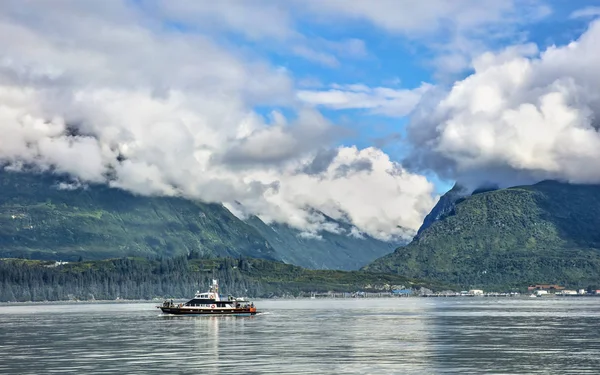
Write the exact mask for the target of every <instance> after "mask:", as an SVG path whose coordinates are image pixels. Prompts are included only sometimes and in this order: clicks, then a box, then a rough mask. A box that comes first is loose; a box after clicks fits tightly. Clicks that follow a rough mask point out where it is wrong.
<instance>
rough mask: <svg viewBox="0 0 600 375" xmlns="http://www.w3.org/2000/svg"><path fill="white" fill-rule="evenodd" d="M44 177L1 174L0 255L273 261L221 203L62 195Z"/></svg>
mask: <svg viewBox="0 0 600 375" xmlns="http://www.w3.org/2000/svg"><path fill="white" fill-rule="evenodd" d="M60 181H61V179H60V178H58V177H56V176H53V175H49V174H43V175H38V174H29V173H13V172H0V257H15V256H21V255H23V256H31V257H33V258H37V259H62V260H76V259H78V258H79V256H82V257H83V258H84V259H103V258H108V257H118V256H125V255H136V256H152V255H162V256H173V255H177V254H187V253H189V252H191V251H197V252H199V253H201V254H205V255H211V256H250V257H255V258H264V259H278V256H277V255H276V253H275V250H274V249H273V248H272V247H271V245H270V244H269V243H268V242H267V241H266V240H265V239H264V238H263V237H262V236H261V235H260V234H259V233H258V232H257V231H256V229H254V228H253V227H251V226H249V225H247V224H245V223H244V222H242V221H240V220H239V219H238V218H236V217H235V216H234V215H232V214H231V213H230V212H229V211H228V210H227V209H225V208H224V207H222V206H221V205H218V204H204V203H199V202H192V201H189V200H185V199H182V198H167V197H141V196H135V195H133V194H131V193H128V192H126V191H123V190H119V189H114V188H109V187H107V186H103V185H96V186H90V187H89V188H87V189H75V190H59V189H58V188H57V187H56V185H57V183H58V182H60Z"/></svg>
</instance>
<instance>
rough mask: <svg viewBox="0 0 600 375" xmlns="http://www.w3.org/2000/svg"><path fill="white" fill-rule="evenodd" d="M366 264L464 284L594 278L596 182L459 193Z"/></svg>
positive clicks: (599, 258)
mask: <svg viewBox="0 0 600 375" xmlns="http://www.w3.org/2000/svg"><path fill="white" fill-rule="evenodd" d="M364 269H366V270H371V271H379V272H394V273H398V274H401V275H405V276H409V277H423V278H429V279H435V280H443V281H445V282H448V283H453V284H458V285H461V286H464V287H469V286H472V287H474V286H482V287H487V288H507V287H523V286H526V285H527V284H529V283H559V284H564V285H567V286H581V287H585V286H588V285H596V284H599V283H600V186H597V185H570V184H564V183H559V182H554V181H545V182H541V183H538V184H535V185H531V186H519V187H514V188H509V189H502V190H495V191H488V192H483V193H479V194H475V195H472V196H470V197H467V198H460V199H458V200H457V201H456V203H455V204H454V207H453V209H452V210H450V211H449V212H447V213H445V214H444V215H441V216H440V218H439V220H437V221H434V222H432V223H431V224H430V226H429V227H428V228H426V229H424V230H423V231H422V232H421V233H420V234H419V235H418V236H417V237H416V238H415V239H414V240H413V242H411V243H410V244H409V245H407V246H406V247H402V248H398V249H396V251H395V252H394V253H392V254H389V255H387V256H384V257H382V258H380V259H378V260H376V261H375V262H373V263H372V264H370V265H369V266H367V267H365V268H364Z"/></svg>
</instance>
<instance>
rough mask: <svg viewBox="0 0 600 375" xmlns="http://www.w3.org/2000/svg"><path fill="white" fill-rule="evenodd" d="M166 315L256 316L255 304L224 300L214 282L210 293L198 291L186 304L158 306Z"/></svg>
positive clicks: (170, 302)
mask: <svg viewBox="0 0 600 375" xmlns="http://www.w3.org/2000/svg"><path fill="white" fill-rule="evenodd" d="M156 308H159V309H161V310H162V312H163V313H165V314H176V315H242V316H249V315H256V314H257V311H256V307H255V306H254V303H253V302H250V301H248V300H247V299H245V298H236V297H233V296H231V295H230V296H228V297H227V298H226V299H222V298H221V296H220V295H219V283H218V281H217V280H214V279H213V281H212V285H211V287H210V288H209V290H208V292H204V293H201V292H200V291H197V292H196V294H195V295H194V298H192V299H191V300H189V301H187V302H186V303H178V304H175V303H173V300H167V301H164V302H163V304H162V305H161V306H156Z"/></svg>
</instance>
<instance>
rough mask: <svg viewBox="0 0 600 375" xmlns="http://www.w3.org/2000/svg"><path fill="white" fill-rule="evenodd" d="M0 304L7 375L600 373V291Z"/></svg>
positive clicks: (1, 368)
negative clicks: (222, 310) (191, 307)
mask: <svg viewBox="0 0 600 375" xmlns="http://www.w3.org/2000/svg"><path fill="white" fill-rule="evenodd" d="M256 302H257V306H258V308H259V310H261V311H263V313H261V314H259V315H256V316H253V317H202V316H200V317H180V316H168V315H163V314H161V313H160V310H158V309H156V308H155V307H154V306H155V305H156V304H158V303H68V304H67V303H64V304H31V305H23V304H18V305H16V304H13V305H10V304H5V305H0V373H2V374H36V375H37V374H58V373H60V374H69V373H73V374H100V373H106V374H119V373H121V374H158V373H161V374H192V373H196V374H449V373H453V374H454V373H460V374H481V373H492V374H588V373H589V374H599V373H600V298H548V299H546V298H535V299H533V298H531V299H529V298H528V299H525V298H522V299H519V298H487V297H474V298H386V299H316V300H308V299H306V300H262V301H256Z"/></svg>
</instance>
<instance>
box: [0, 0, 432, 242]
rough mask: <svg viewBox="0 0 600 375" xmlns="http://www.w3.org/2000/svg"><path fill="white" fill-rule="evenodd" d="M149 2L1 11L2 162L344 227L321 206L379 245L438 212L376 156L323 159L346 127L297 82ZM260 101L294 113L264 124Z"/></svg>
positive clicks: (312, 229)
mask: <svg viewBox="0 0 600 375" xmlns="http://www.w3.org/2000/svg"><path fill="white" fill-rule="evenodd" d="M180 4H183V3H180ZM194 4H195V3H194ZM244 4H245V2H239V3H236V6H240V7H243V6H245V5H244ZM192 5H193V4H192ZM145 6H147V7H150V8H146V11H142V10H140V9H139V8H138V7H137V6H136V5H135V4H134V3H131V2H128V1H111V2H108V3H106V4H105V3H103V4H102V5H98V3H95V2H76V1H73V2H42V3H38V4H36V7H31V8H30V9H29V11H28V12H27V14H23V13H22V12H21V9H22V8H21V2H10V1H5V2H0V131H1V132H2V137H0V161H2V162H8V163H10V164H11V166H12V168H13V169H14V168H17V169H18V168H20V167H21V166H23V165H26V164H34V165H37V166H38V167H41V168H45V169H48V168H54V169H56V170H57V171H60V172H66V173H69V174H71V175H73V177H74V178H75V179H76V180H77V181H80V182H81V183H82V184H85V183H86V182H102V181H108V182H109V183H110V184H111V185H112V186H118V187H121V188H125V189H128V190H130V191H134V192H137V193H140V194H163V195H183V196H186V197H192V198H199V199H203V200H206V201H211V202H225V203H228V205H231V204H233V202H235V201H237V202H240V203H241V204H242V206H243V207H245V208H247V209H249V210H250V212H253V213H257V214H260V215H261V216H263V217H265V218H268V219H270V220H277V221H281V222H285V223H289V224H291V225H294V226H295V227H298V228H300V229H303V230H305V231H306V232H307V233H313V234H316V233H317V230H318V229H325V230H329V231H336V230H338V228H336V227H335V225H334V226H331V224H330V223H328V222H327V221H326V220H324V219H323V217H320V216H319V215H318V214H315V210H320V211H322V212H323V213H325V214H327V215H330V216H332V217H337V218H342V217H344V218H348V219H349V221H350V222H351V223H352V224H353V225H354V226H356V227H357V230H358V231H360V232H363V233H367V234H371V235H374V236H378V237H380V238H390V237H392V236H399V235H410V234H412V233H413V232H414V230H416V229H417V228H418V226H419V225H420V221H421V219H422V217H423V216H424V215H425V214H426V213H427V211H428V210H429V208H430V207H431V206H432V205H433V203H434V201H433V198H432V197H431V194H432V192H433V186H432V184H430V183H429V182H428V181H427V180H426V179H425V178H424V177H422V176H419V175H415V174H410V173H408V172H406V171H404V170H403V169H402V168H401V166H399V165H397V164H395V163H393V162H391V161H390V160H389V158H388V157H387V155H385V154H384V153H382V152H381V151H380V150H376V149H365V150H357V149H356V148H352V147H350V148H344V147H342V148H340V149H339V150H337V152H333V153H331V152H329V153H327V152H326V151H323V150H327V149H328V147H329V145H330V144H331V142H332V141H333V140H334V139H335V136H336V134H338V133H339V132H340V131H341V130H340V129H338V128H336V126H334V125H332V124H330V123H329V122H328V121H327V120H326V119H324V118H323V117H322V116H321V114H320V113H319V112H318V111H316V110H315V109H314V108H311V107H310V106H306V105H305V104H303V103H300V102H299V101H298V100H297V98H296V94H295V87H294V82H293V79H292V77H291V75H290V74H289V72H287V71H286V70H285V69H281V68H279V67H274V66H271V65H270V64H268V63H266V62H264V61H262V60H261V59H259V58H257V57H256V56H255V55H254V54H253V53H247V51H245V50H244V49H237V48H233V47H232V46H223V45H220V44H218V43H217V40H218V38H211V37H209V36H207V34H206V33H204V31H202V32H200V31H196V32H193V33H183V32H180V31H178V30H177V29H176V28H173V27H171V26H172V25H169V24H168V23H167V25H166V26H165V20H164V19H162V18H161V13H160V12H158V11H150V10H148V9H153V8H152V6H156V4H153V3H145ZM197 6H199V7H202V6H201V5H197ZM173 11H175V10H173ZM218 11H219V12H220V11H221V10H218ZM227 11H228V10H227ZM273 12H277V10H273ZM207 17H208V16H207ZM215 17H216V16H215ZM219 17H220V19H224V20H227V22H229V23H230V24H231V25H230V26H228V27H231V28H233V27H237V26H233V24H234V23H237V22H241V24H240V25H241V26H239V27H241V28H242V29H245V28H246V26H243V22H242V21H244V20H240V19H239V18H235V17H233V16H231V15H224V14H223V15H220V16H218V17H217V18H219ZM248 22H251V21H248ZM285 22H287V21H285ZM285 22H283V23H282V25H284V26H278V25H275V26H273V27H274V29H273V30H275V29H279V28H282V27H287V26H285ZM269 27H271V26H269ZM273 30H271V29H269V28H268V27H266V26H265V28H264V29H262V30H257V34H256V35H255V37H256V38H262V37H265V35H270V33H272V32H275V31H273ZM277 32H278V31H277ZM207 33H208V31H207ZM209 35H210V33H209ZM349 43H350V44H349V45H350V46H351V47H352V48H354V50H353V51H351V53H352V54H358V55H360V52H361V48H362V47H361V44H360V42H356V41H351V42H349ZM331 48H333V47H331ZM352 48H351V49H352ZM381 95H383V94H381ZM386 95H387V94H386ZM390 95H391V96H393V93H392V94H390ZM390 95H388V96H390ZM384 96H385V95H384ZM386 97H387V96H386ZM256 105H267V106H281V107H284V108H285V109H286V110H289V111H290V112H292V113H293V115H292V116H290V119H288V118H286V116H284V115H283V114H282V113H279V112H273V113H272V115H271V116H270V119H269V120H266V119H265V118H264V117H263V116H261V115H259V114H258V113H257V112H255V111H254V109H253V108H254V107H255V106H256ZM379 107H382V106H381V105H380V106H379ZM379 107H377V106H375V107H373V110H380V109H381V108H379ZM318 155H321V157H320V159H319V160H315V158H316V157H317V156H318ZM323 155H325V156H323ZM317 161H318V163H316V162H317ZM309 166H312V167H313V168H312V169H311V170H310V171H309V170H308V169H307V168H308V167H309ZM309 169H310V168H309ZM398 225H399V226H401V227H402V228H398V227H397V226H398Z"/></svg>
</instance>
